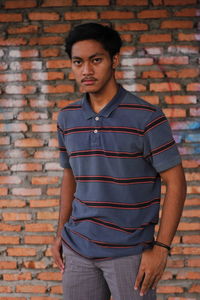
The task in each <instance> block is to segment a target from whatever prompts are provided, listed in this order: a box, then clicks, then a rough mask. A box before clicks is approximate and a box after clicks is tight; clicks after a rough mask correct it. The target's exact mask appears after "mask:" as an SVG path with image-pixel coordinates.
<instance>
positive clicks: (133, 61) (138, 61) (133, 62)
mask: <svg viewBox="0 0 200 300" xmlns="http://www.w3.org/2000/svg"><path fill="white" fill-rule="evenodd" d="M121 64H122V65H123V66H129V67H130V66H150V65H153V59H152V58H144V57H143V58H123V59H122V62H121Z"/></svg>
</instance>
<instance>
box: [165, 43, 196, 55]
mask: <svg viewBox="0 0 200 300" xmlns="http://www.w3.org/2000/svg"><path fill="white" fill-rule="evenodd" d="M168 52H172V53H184V54H190V53H198V52H199V48H198V47H195V46H190V45H171V46H169V47H168Z"/></svg>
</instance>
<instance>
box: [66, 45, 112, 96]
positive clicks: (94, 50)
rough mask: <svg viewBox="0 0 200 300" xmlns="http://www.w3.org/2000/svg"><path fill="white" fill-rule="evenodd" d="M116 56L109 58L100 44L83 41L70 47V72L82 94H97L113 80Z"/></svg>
mask: <svg viewBox="0 0 200 300" xmlns="http://www.w3.org/2000/svg"><path fill="white" fill-rule="evenodd" d="M116 57H117V56H115V57H114V58H113V61H112V60H111V58H110V55H109V53H108V52H107V51H106V50H105V49H104V48H103V46H102V45H101V43H99V42H97V41H95V40H84V41H79V42H77V43H75V44H74V45H73V46H72V59H71V62H72V71H73V73H74V76H75V80H76V82H77V83H78V84H79V86H80V89H81V91H82V92H88V93H98V92H100V91H101V90H103V88H105V87H106V86H107V84H108V83H109V82H110V81H112V80H114V72H113V70H114V67H115V64H117V58H116Z"/></svg>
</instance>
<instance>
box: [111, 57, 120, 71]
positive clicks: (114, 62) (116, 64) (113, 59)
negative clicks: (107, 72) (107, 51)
mask: <svg viewBox="0 0 200 300" xmlns="http://www.w3.org/2000/svg"><path fill="white" fill-rule="evenodd" d="M118 65H119V53H117V54H115V55H114V56H113V58H112V67H113V69H116V68H117V66H118Z"/></svg>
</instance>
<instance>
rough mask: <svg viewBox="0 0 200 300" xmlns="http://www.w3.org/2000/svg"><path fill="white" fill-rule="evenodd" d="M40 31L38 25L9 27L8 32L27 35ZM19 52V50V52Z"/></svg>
mask: <svg viewBox="0 0 200 300" xmlns="http://www.w3.org/2000/svg"><path fill="white" fill-rule="evenodd" d="M38 30H39V26H37V25H27V26H21V27H9V28H8V29H7V32H8V33H9V34H22V33H23V34H26V33H37V32H38ZM17 51H19V50H17ZM24 51H34V50H24Z"/></svg>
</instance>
